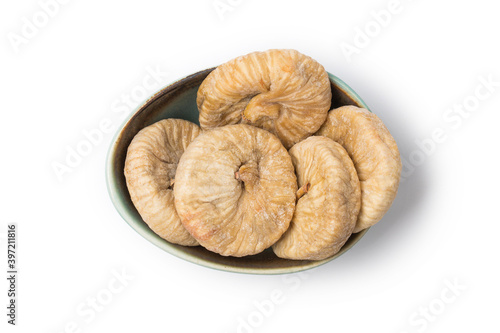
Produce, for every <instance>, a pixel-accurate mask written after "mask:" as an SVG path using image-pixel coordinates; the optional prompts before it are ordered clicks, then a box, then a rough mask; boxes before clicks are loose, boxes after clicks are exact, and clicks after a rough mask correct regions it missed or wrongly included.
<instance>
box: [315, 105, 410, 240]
mask: <svg viewBox="0 0 500 333" xmlns="http://www.w3.org/2000/svg"><path fill="white" fill-rule="evenodd" d="M317 135H322V136H326V137H328V138H330V139H332V140H333V141H336V142H338V143H340V144H341V145H342V146H343V147H344V148H345V150H346V151H347V153H348V154H349V156H350V157H351V159H352V161H353V162H354V167H355V168H356V171H357V173H358V178H359V180H360V182H361V211H360V213H359V216H358V221H357V223H356V227H355V228H354V232H360V231H361V230H364V229H366V228H368V227H371V226H372V225H374V224H375V223H377V222H378V221H380V219H381V218H382V217H383V216H384V214H385V213H386V212H387V211H388V210H389V208H390V207H391V205H392V202H393V201H394V198H395V197H396V194H397V192H398V187H399V180H400V177H401V168H402V164H401V157H400V155H399V150H398V146H397V145H396V141H395V140H394V138H393V137H392V135H391V134H390V133H389V130H388V129H387V128H386V127H385V125H384V123H383V122H382V120H380V119H379V118H378V117H377V116H376V115H375V114H374V113H371V112H370V111H368V110H366V109H362V108H358V107H355V106H342V107H340V108H337V109H334V110H331V111H330V112H329V113H328V117H327V119H326V121H325V123H324V124H323V125H322V126H321V128H320V130H319V131H318V132H317Z"/></svg>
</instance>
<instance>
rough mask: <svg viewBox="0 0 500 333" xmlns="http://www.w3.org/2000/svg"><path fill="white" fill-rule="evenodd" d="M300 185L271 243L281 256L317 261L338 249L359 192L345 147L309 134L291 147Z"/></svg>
mask: <svg viewBox="0 0 500 333" xmlns="http://www.w3.org/2000/svg"><path fill="white" fill-rule="evenodd" d="M289 152H290V155H291V157H292V162H293V165H294V166H295V172H296V174H297V181H298V184H299V190H298V191H297V198H298V201H297V204H296V206H295V212H294V214H293V218H292V222H291V223H290V227H289V228H288V230H287V231H286V232H285V234H284V235H283V236H282V237H281V239H280V240H279V241H278V242H277V243H275V244H274V245H273V250H274V253H276V255H277V256H278V257H280V258H285V259H299V260H322V259H325V258H328V257H330V256H332V255H334V254H335V253H337V252H338V251H339V250H340V248H341V247H342V246H343V245H344V244H345V242H346V241H347V239H349V236H350V235H351V233H352V231H353V229H354V226H355V225H356V219H357V217H358V213H359V207H360V203H361V191H360V187H359V180H358V175H357V174H356V169H354V165H353V163H352V161H351V158H350V157H349V155H348V154H347V152H346V151H345V149H344V148H342V146H341V145H339V144H338V143H336V142H334V141H332V140H330V139H328V138H326V137H323V136H313V137H309V138H307V139H306V140H304V141H301V142H299V143H297V144H296V145H294V146H293V147H292V148H291V149H290V151H289Z"/></svg>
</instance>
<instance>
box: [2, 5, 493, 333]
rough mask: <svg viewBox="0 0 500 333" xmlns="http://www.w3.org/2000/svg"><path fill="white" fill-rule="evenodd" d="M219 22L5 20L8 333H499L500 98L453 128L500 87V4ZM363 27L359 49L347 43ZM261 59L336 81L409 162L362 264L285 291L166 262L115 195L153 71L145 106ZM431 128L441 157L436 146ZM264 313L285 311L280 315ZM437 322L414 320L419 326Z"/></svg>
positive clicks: (114, 9)
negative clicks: (162, 94)
mask: <svg viewBox="0 0 500 333" xmlns="http://www.w3.org/2000/svg"><path fill="white" fill-rule="evenodd" d="M61 1H62V0H61ZM220 3H222V4H229V5H228V6H231V7H230V9H228V8H227V7H226V11H225V12H223V13H218V12H217V10H216V9H215V7H214V1H213V0H203V1H180V0H179V1H154V0H144V1H117V0H113V1H96V0H89V1H76V0H74V1H69V2H68V3H67V4H60V5H59V8H58V9H57V12H55V14H53V17H50V18H49V19H48V20H47V22H44V20H43V19H44V17H43V14H39V13H40V11H41V10H42V9H41V7H40V4H39V2H37V1H35V0H26V1H2V4H1V7H0V22H1V37H2V38H1V42H0V47H1V62H0V77H1V79H0V84H1V99H0V103H1V110H2V111H1V112H2V117H1V120H0V123H1V129H0V145H1V150H0V156H1V161H0V162H1V163H0V180H1V182H0V184H1V185H0V186H1V200H0V202H1V225H0V228H1V234H0V235H1V236H2V239H1V242H2V246H1V253H2V254H1V261H2V271H3V272H5V270H6V266H5V262H6V259H5V258H6V253H5V252H6V251H5V248H6V246H5V241H6V239H5V237H6V228H7V223H12V222H15V223H17V224H18V230H19V234H18V236H19V251H18V256H19V261H18V265H19V282H18V290H19V295H18V305H19V307H18V325H17V326H16V327H12V326H11V325H7V324H6V321H7V317H6V315H5V313H6V311H7V310H6V309H5V307H6V305H7V296H6V293H7V284H6V279H5V278H3V276H4V273H2V274H1V276H2V279H1V281H2V283H0V287H1V290H0V295H1V297H0V304H1V308H2V309H3V310H1V311H0V312H1V316H0V318H2V319H1V322H2V323H1V324H0V325H1V327H2V329H1V330H2V332H5V330H4V329H5V327H6V328H7V332H46V333H51V332H53V333H56V332H57V333H60V332H65V331H66V332H139V331H140V332H237V331H238V327H240V328H239V330H240V331H241V332H285V331H286V332H317V331H320V332H344V333H349V332H384V333H386V332H394V333H402V332H407V333H413V332H472V331H474V332H476V331H478V332H493V331H498V330H499V329H500V324H499V322H498V312H499V310H500V306H499V305H498V304H499V301H498V300H499V299H500V291H499V285H498V281H500V274H499V271H498V269H497V268H498V252H499V250H500V245H499V243H498V241H497V239H498V231H500V227H499V222H500V221H499V218H498V213H497V211H498V199H500V198H499V195H498V188H499V187H500V181H499V178H498V177H497V176H496V174H497V173H498V172H497V171H498V167H499V166H498V165H499V164H498V162H499V159H498V153H499V148H498V144H499V139H500V131H499V129H498V126H499V125H498V123H499V121H500V116H499V106H500V86H498V83H497V84H496V85H497V86H496V87H493V88H492V92H491V93H490V95H489V96H488V97H485V98H483V100H481V101H479V102H478V105H476V106H475V107H474V110H473V111H472V112H470V113H467V114H465V116H464V117H459V118H457V117H458V116H457V114H455V113H448V112H450V111H447V110H448V109H449V108H452V107H453V106H454V105H455V104H457V105H461V104H463V103H464V101H468V102H469V103H473V102H474V101H477V99H474V97H472V96H474V94H475V91H476V88H477V87H479V86H481V81H480V80H481V77H483V78H484V79H487V78H488V77H489V76H490V79H491V80H493V81H495V82H500V71H499V69H500V68H499V67H500V66H499V59H500V47H499V45H500V44H499V40H498V32H499V31H500V20H499V19H498V7H496V6H495V5H496V3H495V2H494V1H491V0H475V1H451V0H447V1H439V2H437V1H429V0H427V1H425V0H421V1H410V0H401V1H400V8H399V12H398V13H396V14H392V15H391V20H390V22H389V23H388V24H385V25H386V26H384V27H381V28H380V29H379V30H380V31H377V25H374V24H373V22H376V21H374V17H373V16H372V14H371V12H372V11H375V12H380V11H381V10H384V9H387V8H388V6H389V3H390V1H389V0H376V1H368V0H364V1H336V2H333V1H312V0H308V1H272V2H271V1H265V0H252V1H250V0H248V1H245V0H243V1H241V0H232V1H230V0H222V1H220ZM220 6H223V5H220ZM221 8H222V7H221ZM52 9H53V8H52ZM53 11H55V10H54V9H53ZM219 14H221V15H219ZM37 15H38V16H37ZM40 15H41V16H40ZM33 16H35V17H36V19H38V21H37V22H36V23H37V24H38V25H40V26H41V25H44V24H45V26H41V27H40V28H37V29H38V31H37V32H35V33H33V31H32V34H33V36H30V35H28V37H29V38H26V39H24V40H23V41H22V42H19V43H20V44H16V43H13V42H12V41H11V40H12V39H13V38H14V37H13V36H14V35H15V36H18V38H24V37H23V35H22V33H23V26H24V25H26V24H27V23H26V21H25V20H24V19H23V18H26V19H27V20H28V21H30V22H33V20H34V18H33ZM367 27H368V28H370V29H372V30H370V33H371V35H372V37H370V38H369V41H368V42H366V41H365V43H367V44H368V45H366V46H365V45H361V44H359V42H360V41H359V40H355V38H356V35H359V33H358V31H359V30H358V29H361V30H364V29H365V28H367ZM378 27H380V25H378ZM25 30H26V28H25ZM28 30H29V29H28ZM24 32H25V33H26V31H24ZM358 38H360V37H359V36H358ZM17 40H18V41H19V39H17ZM355 42H357V45H358V46H363V47H359V48H358V51H357V52H358V53H356V54H353V55H352V56H351V57H348V56H346V55H345V54H344V52H343V51H342V48H341V46H342V45H344V46H345V45H346V44H350V45H352V46H354V47H356V44H355ZM342 43H346V44H342ZM269 48H295V49H297V50H299V51H301V52H302V53H305V54H307V55H310V56H312V57H313V58H315V59H316V60H317V61H319V62H320V63H321V64H323V65H324V66H325V68H326V69H327V70H328V71H329V72H332V73H334V74H336V75H337V76H339V77H340V78H342V79H343V80H345V81H346V82H347V83H348V84H349V85H351V87H353V88H354V90H355V91H357V92H358V93H359V95H360V96H361V97H362V98H363V99H364V100H365V101H366V103H367V104H368V105H369V106H370V108H371V109H372V110H373V111H374V112H375V113H376V114H377V115H379V116H380V117H381V118H382V120H383V121H384V122H385V123H386V124H387V126H388V128H389V129H390V131H391V132H392V134H393V135H394V137H395V138H396V141H397V142H398V145H399V147H400V151H401V155H402V157H403V158H404V159H406V160H408V161H410V158H411V160H412V161H413V162H411V161H410V162H407V163H406V168H405V173H406V175H407V177H405V181H404V182H402V184H401V186H400V191H399V194H398V197H397V199H396V201H395V202H394V205H393V207H392V208H391V210H390V212H389V213H388V214H387V215H386V216H385V217H384V219H383V220H382V222H380V223H379V224H378V225H377V226H375V227H373V228H372V229H371V230H370V231H369V232H368V233H367V234H366V236H365V237H364V238H363V239H362V240H361V241H360V242H359V243H358V244H357V245H356V246H355V247H354V248H353V249H351V250H350V251H349V252H348V253H346V254H345V255H343V256H342V257H340V258H338V259H337V260H334V261H332V262H330V263H329V264H327V265H324V266H321V267H319V268H316V269H314V270H310V271H307V272H305V273H303V274H302V275H292V276H288V277H287V278H284V277H283V276H279V275H278V276H255V275H241V274H234V273H227V272H220V271H216V270H212V269H208V268H204V267H201V266H197V265H195V264H192V263H189V262H185V261H183V260H181V259H178V258H176V257H174V256H172V255H170V254H168V253H166V252H163V251H162V250H160V249H158V248H156V247H155V246H154V245H152V244H150V243H148V242H147V241H146V240H144V239H143V238H142V237H141V236H139V235H138V234H137V233H136V232H135V231H134V230H132V229H131V228H130V227H129V226H128V225H127V224H126V223H125V222H124V221H123V220H122V219H121V217H120V216H119V215H118V213H117V212H116V211H115V209H114V207H113V205H112V204H111V201H110V199H109V197H108V194H107V190H106V185H105V177H104V161H105V156H106V152H107V149H108V147H109V144H110V142H111V139H112V136H113V135H114V132H115V131H116V130H117V129H118V127H119V125H120V124H121V123H122V121H123V118H122V117H121V116H122V114H120V113H115V112H114V111H113V110H114V109H113V104H115V106H116V104H117V103H122V102H121V98H122V96H123V94H130V93H131V92H132V91H134V89H135V91H136V92H137V91H139V90H137V89H139V88H137V87H138V86H139V87H140V85H141V84H142V81H143V79H144V78H146V77H147V75H148V69H150V70H151V69H155V68H158V69H161V71H163V72H166V73H167V74H166V75H163V82H162V83H161V85H160V84H158V86H157V87H155V88H154V89H153V90H148V94H152V93H153V92H154V91H155V90H158V89H159V88H160V87H161V86H165V85H167V84H168V83H170V82H172V81H174V80H176V79H178V78H181V77H183V76H185V75H188V74H191V73H194V72H196V71H198V70H202V69H205V68H208V67H212V66H215V65H218V64H221V63H223V62H225V61H227V60H230V59H231V58H233V57H236V56H238V55H242V54H246V53H248V52H252V51H256V50H266V49H269ZM478 89H480V92H483V93H486V92H487V90H485V88H484V87H483V88H478ZM137 102H138V101H136V102H133V104H134V105H136V104H137ZM121 105H122V106H123V104H121ZM471 105H472V104H471ZM131 111H132V109H131V108H129V109H127V112H126V113H127V114H128V113H129V112H131ZM446 116H448V117H451V116H453V117H455V118H453V121H452V120H451V119H450V118H444V117H446ZM103 119H104V120H105V119H108V120H109V121H110V122H111V124H112V125H113V131H112V132H113V133H111V132H110V133H104V134H103V138H102V140H101V142H98V143H97V144H95V145H93V147H92V148H91V152H90V153H89V154H88V155H87V156H85V157H83V158H82V160H81V161H80V163H79V165H77V166H76V167H72V168H71V172H66V173H64V175H62V179H61V180H59V179H58V177H57V175H56V173H55V172H54V169H53V165H54V163H56V162H58V163H65V158H66V156H67V151H68V149H76V147H77V145H78V144H81V142H82V141H84V140H85V136H84V134H83V133H84V131H91V130H93V129H97V128H98V127H99V123H100V122H101V121H103ZM105 121H106V120H105ZM439 128H440V129H442V131H444V132H445V133H446V134H445V135H446V136H445V140H444V141H443V140H441V142H439V143H434V144H430V143H429V142H428V140H429V139H430V138H432V135H433V132H434V131H435V130H436V129H438V131H439ZM422 141H425V142H427V146H426V147H427V153H426V154H424V153H423V152H422V149H421V148H419V145H418V144H417V142H422ZM68 147H69V148H68ZM414 162H415V163H414ZM408 163H410V164H411V165H409V164H408ZM414 164H418V165H417V166H414ZM123 270H124V271H125V272H126V274H127V275H128V276H131V277H133V279H131V280H130V281H127V282H126V283H125V284H126V285H125V286H124V287H123V288H121V287H120V284H119V283H115V284H114V285H113V286H114V287H115V289H116V288H118V287H120V288H119V289H120V291H118V292H116V293H114V294H112V299H110V300H109V299H106V298H105V296H106V295H108V296H109V295H110V294H109V291H106V289H107V288H108V284H109V283H112V284H113V283H114V282H115V280H114V274H117V272H122V271H123ZM114 272H115V273H114ZM449 284H459V285H460V287H459V289H458V290H455V292H453V291H452V290H449ZM115 289H113V290H115ZM272 293H278V294H280V293H281V294H282V296H281V298H280V300H281V302H280V304H274V305H273V306H272V307H271V306H269V302H270V300H271V296H270V295H271V294H272ZM96 296H100V297H101V299H105V300H106V301H109V303H107V304H105V305H104V306H103V307H102V309H101V308H99V309H100V310H102V311H100V312H98V311H95V312H94V313H93V314H94V315H92V314H90V313H89V311H90V310H89V309H90V308H89V307H88V306H87V302H88V300H89V299H90V298H92V297H96ZM103 297H104V298H103ZM443 299H444V300H446V302H444V301H443ZM256 302H257V303H258V304H264V305H263V306H267V308H266V309H267V310H265V311H264V312H265V314H262V311H263V310H259V309H258V306H256V305H255V304H256ZM429 307H430V310H429V311H430V312H429V313H430V315H429V317H427V319H423V318H426V317H423V315H421V314H419V311H425V309H426V308H429ZM78 309H80V310H82V309H86V311H87V312H85V313H86V314H85V315H82V313H81V312H78ZM91 312H92V311H91ZM73 322H74V323H75V324H73ZM243 322H245V324H242V323H243ZM73 325H76V326H75V327H73ZM242 325H243V326H242ZM244 325H249V326H246V327H244Z"/></svg>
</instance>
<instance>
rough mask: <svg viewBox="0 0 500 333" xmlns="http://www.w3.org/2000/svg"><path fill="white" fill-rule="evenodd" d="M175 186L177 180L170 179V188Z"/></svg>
mask: <svg viewBox="0 0 500 333" xmlns="http://www.w3.org/2000/svg"><path fill="white" fill-rule="evenodd" d="M174 184H175V179H174V178H172V179H170V185H169V187H173V186H174Z"/></svg>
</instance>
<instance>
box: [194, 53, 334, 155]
mask: <svg viewBox="0 0 500 333" xmlns="http://www.w3.org/2000/svg"><path fill="white" fill-rule="evenodd" d="M331 99H332V92H331V88H330V79H329V78H328V73H327V72H326V71H325V69H324V68H323V66H322V65H320V64H319V63H318V62H317V61H315V60H313V59H312V58H311V57H308V56H306V55H303V54H301V53H299V52H297V51H295V50H268V51H264V52H253V53H250V54H247V55H244V56H240V57H238V58H235V59H233V60H230V61H229V62H226V63H224V64H222V65H220V66H218V67H217V68H216V69H215V70H214V71H212V72H211V73H210V74H209V75H208V76H207V77H206V79H205V80H204V81H203V82H202V84H201V86H200V88H199V90H198V96H197V104H198V109H199V111H200V118H199V120H200V126H201V128H203V129H212V128H215V127H220V126H224V125H229V124H238V123H246V124H251V125H253V126H257V127H260V128H263V129H265V130H267V131H269V132H271V133H273V134H275V135H276V136H277V137H278V138H279V139H280V140H281V142H282V143H283V145H284V146H285V148H287V149H289V148H290V147H291V146H293V145H294V144H295V143H297V142H299V141H301V140H303V139H305V138H307V137H308V136H310V135H312V134H314V133H315V132H316V131H317V130H318V129H319V127H320V126H321V124H323V122H324V121H325V118H326V115H327V113H328V110H329V109H330V104H331Z"/></svg>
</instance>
